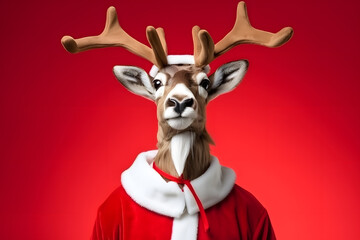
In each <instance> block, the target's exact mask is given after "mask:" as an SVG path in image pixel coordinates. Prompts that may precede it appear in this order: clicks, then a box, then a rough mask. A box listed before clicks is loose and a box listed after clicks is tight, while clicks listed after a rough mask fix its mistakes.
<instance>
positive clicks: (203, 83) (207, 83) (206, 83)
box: [200, 78, 210, 90]
mask: <svg viewBox="0 0 360 240" xmlns="http://www.w3.org/2000/svg"><path fill="white" fill-rule="evenodd" d="M200 86H201V87H203V88H204V89H205V90H208V89H209V86H210V80H209V79H206V78H205V79H203V80H202V81H201V83H200Z"/></svg>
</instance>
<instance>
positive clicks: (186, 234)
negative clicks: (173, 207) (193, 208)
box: [171, 212, 199, 240]
mask: <svg viewBox="0 0 360 240" xmlns="http://www.w3.org/2000/svg"><path fill="white" fill-rule="evenodd" d="M198 225H199V217H198V214H193V215H189V214H188V213H187V212H184V214H183V215H182V216H181V217H180V218H175V219H174V222H173V226H172V233H171V240H184V239H186V240H196V239H197V232H198Z"/></svg>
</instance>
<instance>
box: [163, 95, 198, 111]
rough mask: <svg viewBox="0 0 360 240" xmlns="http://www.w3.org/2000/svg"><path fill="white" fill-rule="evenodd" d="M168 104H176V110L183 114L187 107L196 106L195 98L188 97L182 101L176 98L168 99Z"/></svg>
mask: <svg viewBox="0 0 360 240" xmlns="http://www.w3.org/2000/svg"><path fill="white" fill-rule="evenodd" d="M167 105H168V106H174V111H175V112H176V113H178V114H180V115H181V113H183V112H184V110H185V108H187V107H193V106H194V99H192V98H188V99H184V100H182V101H178V100H177V99H175V98H169V99H168V103H167Z"/></svg>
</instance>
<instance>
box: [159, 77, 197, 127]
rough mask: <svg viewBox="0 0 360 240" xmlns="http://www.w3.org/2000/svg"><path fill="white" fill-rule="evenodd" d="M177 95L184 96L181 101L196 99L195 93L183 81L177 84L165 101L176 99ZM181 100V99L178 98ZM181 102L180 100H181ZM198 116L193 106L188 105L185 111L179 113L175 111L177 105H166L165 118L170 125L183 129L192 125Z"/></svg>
mask: <svg viewBox="0 0 360 240" xmlns="http://www.w3.org/2000/svg"><path fill="white" fill-rule="evenodd" d="M176 95H178V96H184V98H183V99H181V101H184V100H186V99H189V98H192V99H194V101H196V100H195V97H194V94H193V93H192V92H191V91H190V90H189V89H188V88H187V87H186V86H185V84H183V83H179V84H177V85H176V86H175V87H174V88H173V89H172V90H171V91H170V92H169V94H168V95H167V97H166V100H165V102H167V101H168V100H169V99H170V98H174V99H176V97H175V96H176ZM177 100H179V99H177ZM179 102H180V100H179ZM195 118H197V112H196V110H195V109H194V108H192V107H186V108H185V109H184V111H183V112H182V113H181V114H179V113H177V112H175V106H167V107H166V106H164V119H166V120H167V123H168V124H169V125H170V127H172V128H174V129H177V130H183V129H185V128H187V127H189V126H190V125H191V123H192V122H193V121H194V119H195Z"/></svg>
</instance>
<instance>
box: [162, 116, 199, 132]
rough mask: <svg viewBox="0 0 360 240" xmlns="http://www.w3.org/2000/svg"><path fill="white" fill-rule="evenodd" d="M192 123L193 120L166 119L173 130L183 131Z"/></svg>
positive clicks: (182, 118)
mask: <svg viewBox="0 0 360 240" xmlns="http://www.w3.org/2000/svg"><path fill="white" fill-rule="evenodd" d="M193 121H194V119H193V118H188V117H179V118H172V119H168V120H167V123H168V124H169V126H170V127H172V128H173V129H176V130H184V129H185V128H187V127H189V126H190V125H191V123H192V122H193Z"/></svg>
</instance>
